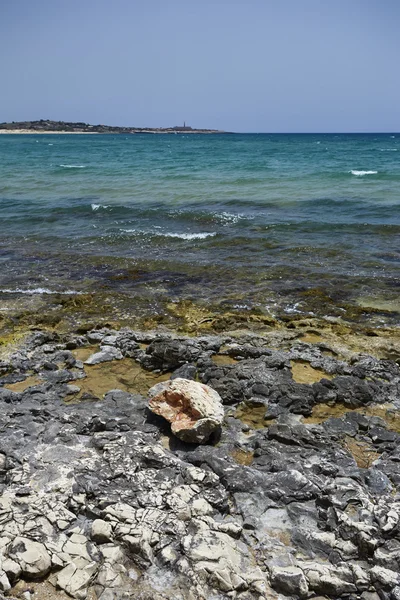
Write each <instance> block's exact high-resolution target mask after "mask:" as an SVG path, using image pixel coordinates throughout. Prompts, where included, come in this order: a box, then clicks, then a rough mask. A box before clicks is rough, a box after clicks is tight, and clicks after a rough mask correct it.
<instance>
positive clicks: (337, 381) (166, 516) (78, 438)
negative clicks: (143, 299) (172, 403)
mask: <svg viewBox="0 0 400 600" xmlns="http://www.w3.org/2000/svg"><path fill="white" fill-rule="evenodd" d="M93 344H96V345H98V346H99V348H100V350H99V353H98V354H101V356H100V360H101V361H103V360H104V361H106V362H105V364H107V363H109V362H110V361H113V360H122V359H126V358H130V359H132V360H135V361H136V363H138V364H140V365H142V366H143V368H144V369H147V370H148V371H156V373H155V375H159V374H160V373H167V372H170V371H173V373H172V376H171V380H172V381H176V378H177V377H178V378H179V377H184V378H185V379H187V380H193V381H198V382H201V383H202V384H206V385H208V386H210V387H211V388H212V389H213V390H215V391H216V392H217V393H218V394H219V395H220V397H221V400H222V403H223V408H224V420H223V423H222V430H221V434H220V437H219V439H212V441H210V442H209V443H207V444H202V445H195V444H187V443H184V442H183V441H181V440H179V439H177V438H176V437H175V436H171V437H170V438H169V440H168V438H167V437H166V435H167V434H169V426H167V427H166V426H165V422H164V421H163V420H162V419H160V418H159V417H157V416H155V415H154V414H152V413H151V411H149V409H148V401H147V398H146V397H145V396H144V395H141V394H138V393H135V381H134V378H133V380H132V382H131V383H130V385H131V387H130V388H129V389H130V390H131V391H121V390H117V389H110V390H109V391H108V392H107V393H106V394H105V395H104V398H101V399H99V398H96V397H93V396H90V395H88V396H89V397H86V398H84V397H82V401H80V402H79V403H78V402H76V401H74V398H76V396H77V393H78V391H79V389H80V382H81V381H84V379H85V377H86V375H87V370H88V369H91V368H98V366H99V364H100V363H99V361H98V357H96V358H95V359H94V361H93V360H92V361H89V363H88V362H87V361H86V364H84V363H83V362H82V361H81V360H79V359H78V358H77V357H76V356H75V355H74V349H76V348H82V347H85V346H90V345H93ZM215 353H219V355H221V356H226V357H230V359H232V360H229V361H226V364H225V361H223V360H221V361H215V360H213V355H214V354H215ZM94 354H96V353H94ZM294 361H301V362H302V363H304V364H308V365H310V367H311V368H312V369H313V371H312V373H313V378H314V379H313V381H310V382H309V383H307V382H304V381H303V380H302V382H298V381H296V380H295V378H294V377H293V372H292V366H293V362H294ZM91 363H92V364H96V365H97V367H92V366H91ZM316 371H318V372H319V371H321V379H320V380H319V381H316V380H315V379H316V377H315V372H316ZM310 372H311V371H310ZM324 373H326V374H327V377H326V378H325V377H324V376H323V375H324ZM33 377H34V378H35V379H33ZM303 379H304V378H303ZM25 380H26V382H27V385H29V384H30V383H31V382H32V381H35V383H36V382H39V383H37V384H35V385H33V386H32V385H29V387H27V388H26V389H24V388H23V382H24V381H25ZM128 383H129V382H128ZM16 384H18V391H16V389H12V388H13V386H15V385H16ZM161 385H164V384H161ZM0 386H1V387H0V405H1V411H0V430H1V435H0V489H1V496H0V525H1V527H0V598H1V594H5V596H9V597H11V596H12V595H13V594H14V595H16V594H19V592H18V591H16V590H17V588H15V587H14V586H15V584H16V583H17V582H18V581H19V580H21V579H23V580H27V581H32V582H35V581H38V580H43V579H44V578H45V579H46V580H47V581H48V582H50V583H51V584H52V585H53V586H54V587H55V588H57V589H58V590H61V591H60V593H63V592H66V593H67V594H68V595H69V596H72V597H74V598H78V599H82V600H84V599H85V598H90V599H92V598H98V599H101V600H122V599H127V598H138V599H141V600H150V598H151V599H152V600H172V599H174V600H175V599H177V600H201V599H204V600H216V599H225V598H226V599H228V598H236V599H238V600H260V599H262V598H284V597H290V598H313V597H315V598H317V597H319V598H321V597H325V598H346V599H349V600H356V599H360V600H361V599H362V600H372V599H373V600H378V598H380V599H381V600H392V599H394V600H395V599H397V598H399V597H400V576H399V572H400V494H399V492H398V486H399V484H400V435H399V432H398V430H397V428H396V426H395V423H396V422H397V421H396V419H395V416H396V415H397V413H398V411H399V408H400V370H399V367H398V365H397V364H396V363H395V362H392V361H390V360H378V359H376V358H372V357H370V356H367V355H362V354H357V355H353V356H352V357H351V358H350V359H349V360H340V359H339V358H338V357H337V356H335V355H333V354H327V353H326V349H325V348H320V347H318V346H314V345H312V344H307V343H304V342H299V341H298V340H292V341H291V343H290V344H286V346H285V348H284V349H282V350H279V349H276V347H275V349H272V348H271V347H269V345H268V341H267V340H266V339H263V337H262V336H259V335H257V336H255V335H254V336H253V335H252V334H243V335H242V336H236V337H235V338H233V337H227V336H203V337H198V338H182V337H181V338H180V337H177V336H173V335H168V334H162V335H161V334H157V333H154V334H153V333H148V332H146V334H143V333H140V332H135V331H131V330H129V329H123V330H121V331H114V330H110V329H96V330H93V331H90V332H88V333H87V334H84V335H83V334H80V335H75V334H68V335H64V336H62V335H58V334H55V333H51V332H45V331H43V332H35V333H33V334H32V335H31V336H30V337H29V338H28V339H27V340H25V342H24V344H23V345H21V346H20V348H19V349H18V350H16V351H15V352H14V353H13V354H11V355H10V356H8V357H6V358H4V359H3V360H2V362H1V377H0ZM71 401H72V402H71ZM320 406H326V407H327V414H326V418H324V419H320V420H319V422H311V421H312V416H313V414H315V412H316V411H317V410H318V408H319V407H320ZM329 407H332V415H331V416H330V415H329ZM374 407H377V413H376V414H374ZM378 409H379V411H378ZM253 410H254V411H255V414H256V415H257V417H256V418H255V419H254V426H253V425H252V423H253V421H252V420H251V419H246V421H244V420H243V421H242V420H240V419H239V418H238V417H239V416H240V415H241V414H245V412H246V411H247V412H246V414H251V412H252V411H253ZM241 411H242V412H241ZM385 411H387V414H388V418H387V419H386V418H385V414H386V413H385ZM378 415H379V416H378ZM389 417H390V418H389ZM308 420H309V421H310V422H308ZM256 422H257V426H255V423H256ZM166 441H168V442H169V443H168V444H167V443H166ZM356 447H357V448H359V449H361V450H360V452H364V454H363V457H362V458H363V460H361V459H360V456H358V455H356V453H355V448H356ZM17 587H18V586H17ZM57 593H58V592H57ZM21 597H22V596H21Z"/></svg>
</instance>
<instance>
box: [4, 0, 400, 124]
mask: <svg viewBox="0 0 400 600" xmlns="http://www.w3.org/2000/svg"><path fill="white" fill-rule="evenodd" d="M399 22H400V2H398V0H351V1H349V0H335V1H331V2H324V1H323V0H302V2H299V1H298V0H279V2H277V1H275V0H247V1H246V0H201V1H200V0H169V2H165V0H113V1H112V2H111V0H86V1H82V0H68V1H66V0H36V2H31V0H2V2H1V3H0V65H1V73H2V85H1V87H2V90H1V95H0V121H22V120H35V119H54V120H64V121H85V122H89V123H92V124H97V123H104V124H107V125H127V126H137V127H168V126H174V125H181V124H182V123H183V121H184V120H185V121H186V124H187V125H191V126H192V127H199V128H200V127H204V128H214V129H224V130H227V131H238V132H346V131H350V132H373V131H379V132H384V131H390V132H392V131H399V130H400V116H399V115H400V113H399V103H400V80H399V78H398V75H397V72H398V59H399V56H400V36H399V35H398V23H399Z"/></svg>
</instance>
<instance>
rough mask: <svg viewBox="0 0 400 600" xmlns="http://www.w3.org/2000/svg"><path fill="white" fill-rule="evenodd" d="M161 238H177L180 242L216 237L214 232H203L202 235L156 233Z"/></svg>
mask: <svg viewBox="0 0 400 600" xmlns="http://www.w3.org/2000/svg"><path fill="white" fill-rule="evenodd" d="M157 235H162V236H163V237H170V238H179V239H181V240H204V239H205V238H208V237H214V236H215V235H217V232H216V231H211V232H204V233H161V232H160V233H157Z"/></svg>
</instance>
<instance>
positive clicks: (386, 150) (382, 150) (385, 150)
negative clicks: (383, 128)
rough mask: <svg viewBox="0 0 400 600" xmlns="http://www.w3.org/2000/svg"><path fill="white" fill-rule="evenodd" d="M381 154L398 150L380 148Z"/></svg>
mask: <svg viewBox="0 0 400 600" xmlns="http://www.w3.org/2000/svg"><path fill="white" fill-rule="evenodd" d="M379 150H380V151H381V152H397V148H379Z"/></svg>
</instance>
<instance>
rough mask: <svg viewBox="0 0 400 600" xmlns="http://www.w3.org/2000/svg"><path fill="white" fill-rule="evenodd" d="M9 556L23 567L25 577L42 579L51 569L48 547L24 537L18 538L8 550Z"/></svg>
mask: <svg viewBox="0 0 400 600" xmlns="http://www.w3.org/2000/svg"><path fill="white" fill-rule="evenodd" d="M8 556H9V557H10V558H11V559H12V560H13V561H14V562H16V563H17V564H18V565H19V566H20V567H21V572H22V574H23V575H24V576H26V577H28V578H32V579H40V578H41V577H44V576H45V575H47V573H48V572H49V571H50V568H51V559H50V556H49V553H48V552H47V550H46V547H45V546H44V545H43V544H40V543H39V542H33V541H32V540H29V539H27V538H24V537H16V538H15V539H14V541H13V542H12V544H11V546H10V548H8Z"/></svg>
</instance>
